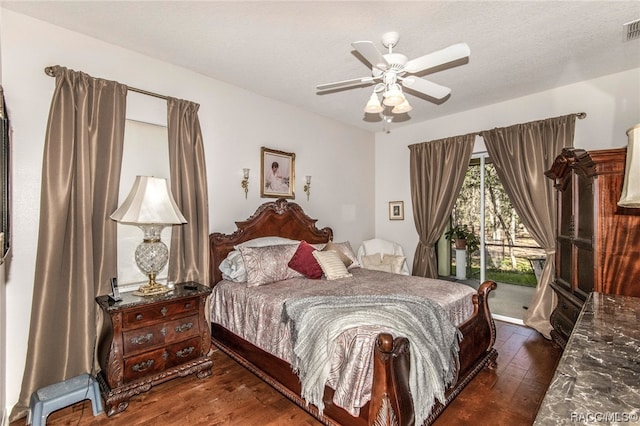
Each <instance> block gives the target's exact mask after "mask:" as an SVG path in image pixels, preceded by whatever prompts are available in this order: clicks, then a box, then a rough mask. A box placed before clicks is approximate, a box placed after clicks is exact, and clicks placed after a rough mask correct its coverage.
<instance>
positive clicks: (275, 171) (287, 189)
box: [260, 146, 296, 199]
mask: <svg viewBox="0 0 640 426" xmlns="http://www.w3.org/2000/svg"><path fill="white" fill-rule="evenodd" d="M295 163H296V154H294V153H292V152H284V151H277V150H275V149H269V148H265V147H264V146H263V147H262V148H260V196H261V197H262V198H265V197H267V198H291V199H294V198H296V194H295V191H294V188H295V176H296V175H295Z"/></svg>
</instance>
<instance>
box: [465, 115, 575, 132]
mask: <svg viewBox="0 0 640 426" xmlns="http://www.w3.org/2000/svg"><path fill="white" fill-rule="evenodd" d="M567 115H572V114H567ZM573 115H575V116H576V117H578V118H579V119H580V120H582V119H583V118H587V113H586V112H576V113H574V114H573ZM547 120H548V119H547ZM536 121H543V120H536ZM507 127H509V126H507ZM486 131H488V130H483V131H482V132H486ZM482 132H476V133H475V135H476V136H482Z"/></svg>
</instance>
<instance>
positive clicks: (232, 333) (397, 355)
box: [209, 199, 497, 426]
mask: <svg viewBox="0 0 640 426" xmlns="http://www.w3.org/2000/svg"><path fill="white" fill-rule="evenodd" d="M236 226H237V230H236V231H235V232H233V233H231V234H223V233H212V234H211V235H210V236H209V241H210V276H211V283H210V284H211V286H212V287H213V288H214V296H213V297H212V301H211V304H212V309H211V313H212V314H211V315H212V316H211V318H212V322H211V327H212V329H211V333H212V342H213V343H214V345H215V346H217V347H218V348H219V349H220V350H222V351H223V352H225V353H226V354H228V355H229V356H230V357H231V358H233V359H234V360H236V361H237V362H238V363H240V364H241V365H243V366H244V367H246V368H247V369H248V370H250V371H251V372H253V373H254V374H256V375H257V376H258V377H260V378H261V379H262V380H264V381H265V382H266V383H268V384H270V385H271V386H273V387H274V388H275V389H277V390H278V391H279V392H281V393H282V394H283V395H285V396H286V397H287V398H289V399H290V400H291V401H293V402H294V403H296V404H297V405H298V406H300V407H301V408H303V409H305V410H306V411H307V412H309V413H310V414H311V415H313V416H314V417H315V418H317V419H318V420H319V421H321V422H322V423H324V424H328V425H350V426H351V425H354V426H355V425H413V424H415V417H416V413H417V411H415V410H414V406H416V405H419V407H418V410H420V409H421V408H420V407H422V405H421V404H419V403H418V404H416V403H415V401H414V399H413V396H412V392H410V389H411V386H415V385H412V384H411V377H410V370H411V362H410V360H411V357H412V356H413V357H415V356H416V353H417V352H418V351H413V353H412V352H411V347H412V346H411V344H410V343H409V342H410V341H409V339H408V338H407V337H405V336H404V335H403V334H402V333H401V332H398V329H397V328H393V329H388V330H387V329H385V328H384V327H381V328H380V329H376V328H375V327H374V328H372V329H370V330H369V329H368V330H367V332H369V333H371V332H373V333H376V334H375V335H374V336H373V339H372V342H373V343H372V345H371V347H370V349H369V350H370V351H371V352H373V353H372V354H370V355H369V359H370V362H371V368H370V370H371V371H370V374H369V375H365V376H366V378H365V379H363V380H365V381H366V380H368V382H367V383H366V391H367V396H366V401H365V402H362V401H360V402H361V404H360V406H359V407H358V408H357V409H356V410H355V411H354V409H353V408H352V407H344V406H341V405H340V404H337V403H334V397H337V396H338V394H340V393H344V386H333V387H332V386H329V385H327V386H324V389H323V390H324V394H323V396H322V397H321V400H320V402H321V403H320V404H318V405H320V406H321V409H320V410H319V409H318V407H317V406H316V405H314V404H309V403H308V402H307V400H305V398H303V397H302V396H301V393H302V391H303V389H302V385H301V380H300V377H299V376H298V375H297V374H296V373H295V372H294V368H292V365H291V362H292V361H291V359H288V358H287V356H286V355H283V354H282V353H277V352H278V351H277V350H274V349H273V348H267V349H263V347H264V345H260V346H262V347H259V343H257V342H256V341H255V340H254V339H249V338H247V339H245V338H243V337H240V336H241V335H242V336H244V332H241V331H238V330H239V329H238V327H242V324H240V325H238V326H237V327H236V326H234V324H233V320H231V323H226V324H225V325H222V324H221V323H224V322H225V321H222V320H220V318H221V317H225V316H229V317H232V314H231V313H229V312H230V311H233V310H234V308H232V306H231V302H228V300H230V299H231V298H236V297H244V298H245V299H242V300H243V302H242V303H247V300H249V299H252V298H253V297H254V294H253V293H247V291H249V290H247V289H245V286H244V285H238V283H230V282H229V280H228V279H227V280H225V279H223V274H222V272H221V270H220V265H221V263H223V261H225V259H226V258H227V256H229V254H230V253H232V252H233V251H234V249H235V247H237V246H238V245H240V244H242V243H244V242H247V241H254V240H255V239H259V238H262V237H273V236H278V237H282V238H287V239H291V240H294V241H305V242H306V243H309V244H311V245H314V246H315V247H316V248H318V249H319V250H320V248H321V247H322V246H323V245H325V244H327V243H329V242H332V240H333V231H332V230H331V229H330V228H328V227H325V228H322V229H318V228H317V227H316V220H314V219H311V218H310V217H309V216H307V215H306V214H305V213H304V211H303V210H302V208H301V207H300V206H299V205H298V204H296V203H293V202H288V201H287V200H285V199H278V200H276V201H273V202H267V203H265V204H263V205H261V206H260V207H259V208H258V209H257V210H256V212H255V213H254V214H253V215H252V216H251V217H250V218H248V219H247V220H245V221H241V222H236ZM330 244H332V243H330ZM243 253H244V252H243ZM350 272H351V273H352V274H351V275H352V276H351V277H350V278H345V280H347V279H348V280H353V281H357V280H364V279H372V278H371V277H370V276H369V274H373V275H375V274H378V275H379V276H380V277H384V279H385V280H390V279H392V277H391V276H392V275H394V274H390V273H387V272H379V271H368V270H364V269H362V268H357V267H356V268H353V269H350ZM402 277H404V278H403V279H405V280H413V281H417V280H426V279H423V278H418V277H407V276H402ZM227 278H228V277H227ZM323 280H324V278H323ZM307 281H308V280H307ZM341 281H342V280H336V281H329V280H326V281H324V282H323V288H329V287H331V286H334V287H335V288H340V287H339V283H340V282H341ZM436 281H438V282H436ZM289 282H292V283H297V284H296V285H298V286H299V287H304V284H300V283H304V282H305V280H304V277H303V279H301V280H298V279H297V278H292V279H288V280H286V281H281V282H275V283H273V284H269V285H266V286H260V287H258V289H259V290H260V291H266V290H268V291H269V292H270V294H272V296H273V297H272V298H273V299H274V300H275V301H276V304H277V303H280V299H279V298H278V297H280V295H281V294H283V293H286V292H287V291H286V290H284V289H285V288H286V287H284V286H286V285H289ZM316 282H317V281H316ZM348 282H349V283H351V282H352V281H348ZM389 282H390V281H389ZM325 284H326V286H325ZM433 284H434V285H435V286H438V285H439V286H451V288H454V287H453V285H454V283H450V282H447V281H441V280H434V281H433ZM234 286H235V287H236V288H238V289H241V291H242V292H244V293H242V296H235V295H233V296H232V295H227V296H224V295H225V294H226V293H225V292H227V291H230V288H232V287H234ZM376 286H378V287H380V285H378V284H376V285H373V284H372V285H371V287H376ZM247 287H248V286H247ZM316 287H318V286H316ZM343 287H344V286H343ZM461 287H464V286H461ZM309 288H310V287H309ZM380 288H382V287H380ZM437 288H442V287H437ZM456 288H457V287H456ZM495 288H496V284H495V283H494V282H491V281H487V282H485V283H483V284H482V285H481V286H480V288H479V289H478V291H477V292H476V291H475V290H471V293H472V294H470V295H468V297H467V296H465V297H464V300H463V301H462V302H455V303H463V304H468V305H470V311H469V314H467V317H466V318H465V319H464V320H458V321H459V322H460V324H457V325H456V329H457V332H459V334H460V335H461V337H462V338H461V340H460V341H459V343H458V345H459V357H458V358H457V359H456V366H455V372H454V375H453V377H452V379H451V383H450V384H449V385H448V386H447V387H446V391H445V392H444V398H442V400H441V401H438V400H436V401H435V404H433V406H429V408H428V411H427V413H428V416H426V417H425V416H421V417H422V418H424V422H422V423H423V424H431V423H433V422H434V421H435V419H436V418H437V417H438V415H439V414H440V413H441V412H442V411H443V410H444V408H445V407H446V406H447V405H448V403H449V402H450V401H452V400H453V399H454V398H455V397H456V396H457V395H458V394H459V393H460V392H461V390H462V389H463V388H464V387H465V386H466V384H468V383H469V381H470V380H471V379H472V378H473V377H474V376H475V375H476V374H477V373H478V372H479V371H480V370H481V369H483V368H485V367H488V368H495V367H496V358H497V351H496V350H495V349H494V348H493V344H494V342H495V324H494V323H493V319H492V317H491V314H490V312H489V307H488V294H489V292H490V291H492V290H493V289H495ZM308 291H311V290H308ZM442 293H445V292H442ZM216 294H218V296H216ZM309 294H311V293H309ZM445 296H446V295H445ZM445 296H443V297H445ZM389 297H394V296H389ZM412 297H413V296H412ZM259 303H260V304H262V303H263V302H259ZM282 306H283V305H282V304H281V308H282ZM291 306H293V305H291ZM236 309H237V308H236ZM252 309H253V308H252ZM252 309H249V311H252ZM438 309H440V308H438ZM467 309H468V308H467ZM257 310H258V308H256V311H257ZM454 310H455V309H454ZM252 312H253V311H252ZM274 312H275V311H274ZM227 314H228V315H227ZM259 315H261V313H255V315H253V314H252V315H249V316H259ZM280 320H281V319H280ZM452 321H453V320H452ZM272 322H274V323H275V322H278V321H272ZM280 322H281V323H282V324H284V323H283V322H282V321H280ZM251 327H252V326H251V325H249V326H248V328H251ZM364 328H366V327H364ZM372 330H373V331H372ZM273 333H274V334H276V335H277V334H279V333H280V334H281V333H283V332H282V331H274V332H273ZM263 334H264V333H263ZM285 334H286V333H285ZM409 335H413V334H409ZM245 337H246V336H245ZM280 337H281V336H279V337H278V339H275V340H278V342H279V343H280V344H282V342H281V340H282V339H281V338H280ZM341 337H342V336H341ZM272 340H274V339H272ZM254 343H255V344H254ZM349 344H350V343H348V342H347V343H345V345H346V346H347V348H349ZM351 344H352V343H351ZM350 350H351V349H347V350H346V352H345V353H346V354H347V355H344V356H345V357H347V358H348V357H349V356H350V355H348V354H349V351H350ZM285 352H286V351H285ZM274 353H277V354H274ZM345 362H346V360H344V359H343V360H341V361H339V363H340V364H343V363H345ZM341 368H343V367H341ZM363 375H364V374H363ZM328 383H329V381H328ZM414 383H415V382H414ZM334 385H335V383H334ZM414 389H415V387H414ZM414 394H415V392H414ZM347 397H348V396H347ZM422 412H424V409H422ZM418 423H419V422H418Z"/></svg>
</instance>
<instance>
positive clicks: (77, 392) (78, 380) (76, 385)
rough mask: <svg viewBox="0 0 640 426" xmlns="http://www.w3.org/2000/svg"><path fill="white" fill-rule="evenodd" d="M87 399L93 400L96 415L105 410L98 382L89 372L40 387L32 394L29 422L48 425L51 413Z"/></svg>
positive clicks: (35, 424) (37, 425)
mask: <svg viewBox="0 0 640 426" xmlns="http://www.w3.org/2000/svg"><path fill="white" fill-rule="evenodd" d="M85 399H89V400H91V406H92V408H93V415H94V416H97V415H98V414H100V413H102V412H103V411H104V410H103V409H102V399H101V398H100V387H99V386H98V382H97V381H96V379H94V378H93V376H91V375H89V374H81V375H79V376H76V377H72V378H70V379H67V380H65V381H63V382H60V383H54V384H53V385H49V386H45V387H43V388H41V389H38V390H37V391H35V392H34V393H32V394H31V402H30V404H29V414H28V416H27V424H28V425H29V424H32V425H33V426H43V425H46V424H47V416H48V415H49V414H51V413H52V412H54V411H56V410H59V409H61V408H64V407H68V406H69V405H72V404H75V403H76V402H80V401H84V400H85Z"/></svg>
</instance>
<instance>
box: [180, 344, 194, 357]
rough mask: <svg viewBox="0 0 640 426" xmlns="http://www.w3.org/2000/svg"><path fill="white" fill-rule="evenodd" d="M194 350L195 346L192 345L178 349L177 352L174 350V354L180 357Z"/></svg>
mask: <svg viewBox="0 0 640 426" xmlns="http://www.w3.org/2000/svg"><path fill="white" fill-rule="evenodd" d="M194 350H195V348H194V347H193V346H189V347H188V348H184V349H180V350H179V351H178V352H176V355H178V356H179V357H180V358H184V357H187V356H189V355H191V352H193V351H194Z"/></svg>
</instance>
